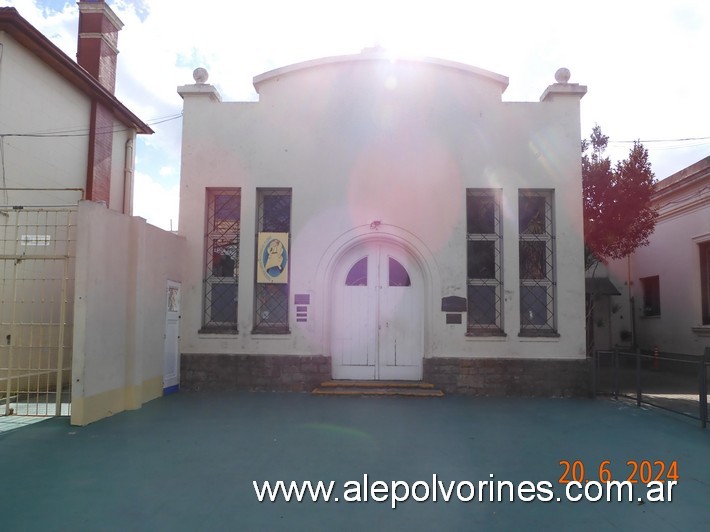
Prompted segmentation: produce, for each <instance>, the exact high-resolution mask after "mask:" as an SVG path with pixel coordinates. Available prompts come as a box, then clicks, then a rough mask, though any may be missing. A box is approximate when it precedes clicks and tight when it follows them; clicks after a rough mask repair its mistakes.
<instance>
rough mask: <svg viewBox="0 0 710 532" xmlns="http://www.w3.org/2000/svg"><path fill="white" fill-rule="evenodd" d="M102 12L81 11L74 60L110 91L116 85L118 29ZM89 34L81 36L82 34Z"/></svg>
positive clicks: (112, 90)
mask: <svg viewBox="0 0 710 532" xmlns="http://www.w3.org/2000/svg"><path fill="white" fill-rule="evenodd" d="M119 29H120V28H117V27H116V26H114V25H113V24H112V23H111V21H110V20H109V19H108V17H107V16H106V15H105V14H104V13H102V12H95V13H81V14H80V16H79V40H78V43H77V51H76V61H77V63H79V64H80V65H81V66H82V67H84V69H86V71H87V72H88V73H89V74H91V75H92V76H94V78H96V79H97V80H98V82H99V83H101V85H103V86H104V87H106V88H107V89H108V90H109V91H110V92H111V93H113V92H114V90H115V87H116V63H117V56H118V54H117V52H116V46H117V44H118V31H119ZM87 33H88V34H90V36H82V34H87Z"/></svg>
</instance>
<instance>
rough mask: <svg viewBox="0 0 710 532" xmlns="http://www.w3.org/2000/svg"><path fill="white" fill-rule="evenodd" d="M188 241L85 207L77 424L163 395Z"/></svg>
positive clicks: (80, 243)
mask: <svg viewBox="0 0 710 532" xmlns="http://www.w3.org/2000/svg"><path fill="white" fill-rule="evenodd" d="M182 251H183V239H182V238H180V237H178V236H176V235H174V234H172V233H169V232H167V231H163V230H161V229H158V228H156V227H153V226H150V225H148V224H147V223H146V222H145V220H144V219H142V218H138V217H129V216H126V215H123V214H120V213H117V212H114V211H111V210H109V209H107V208H106V207H105V206H103V205H102V204H98V203H93V202H88V201H83V202H81V203H80V204H79V218H78V237H77V258H76V281H75V285H76V291H75V307H74V309H75V311H74V356H73V368H72V375H73V387H72V423H73V424H78V425H84V424H87V423H90V422H92V421H95V420H97V419H101V418H102V417H106V416H108V415H111V414H115V413H117V412H120V411H122V410H125V409H132V408H139V407H140V405H141V404H142V403H144V402H146V401H148V400H150V399H153V398H155V397H158V396H159V395H161V393H162V388H163V387H162V377H163V350H164V338H163V334H164V332H165V318H166V282H167V280H173V281H178V282H179V281H180V280H181V266H180V257H181V256H182Z"/></svg>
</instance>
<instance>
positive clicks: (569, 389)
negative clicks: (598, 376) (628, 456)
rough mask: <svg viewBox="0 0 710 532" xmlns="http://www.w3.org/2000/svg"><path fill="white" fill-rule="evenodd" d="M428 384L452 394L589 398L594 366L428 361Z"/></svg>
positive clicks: (581, 363) (584, 363)
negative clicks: (592, 367)
mask: <svg viewBox="0 0 710 532" xmlns="http://www.w3.org/2000/svg"><path fill="white" fill-rule="evenodd" d="M424 380H425V381H427V382H430V383H432V384H433V385H435V386H437V387H438V388H440V389H442V390H443V391H444V392H445V393H449V394H463V395H490V396H528V397H586V396H589V395H590V393H591V366H590V363H589V362H588V361H587V360H585V359H582V360H549V359H537V360H521V359H500V358H490V359H471V358H426V359H424Z"/></svg>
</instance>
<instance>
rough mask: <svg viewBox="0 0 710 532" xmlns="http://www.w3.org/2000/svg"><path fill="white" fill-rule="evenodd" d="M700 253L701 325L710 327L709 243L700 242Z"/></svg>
mask: <svg viewBox="0 0 710 532" xmlns="http://www.w3.org/2000/svg"><path fill="white" fill-rule="evenodd" d="M698 247H699V251H700V297H701V298H702V309H703V325H710V242H702V243H701V244H700V245H699V246H698Z"/></svg>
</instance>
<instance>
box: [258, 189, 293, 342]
mask: <svg viewBox="0 0 710 532" xmlns="http://www.w3.org/2000/svg"><path fill="white" fill-rule="evenodd" d="M256 228H257V235H256V237H257V242H258V237H259V233H272V232H273V233H289V240H290V232H291V189H290V188H288V189H286V188H260V189H257V220H256ZM257 248H258V243H257ZM286 252H287V256H290V249H287V250H286ZM257 254H258V253H257ZM254 293H255V304H254V332H257V333H273V334H287V333H288V332H289V323H288V297H289V285H288V282H286V283H279V284H272V283H260V282H256V283H255V290H254Z"/></svg>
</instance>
